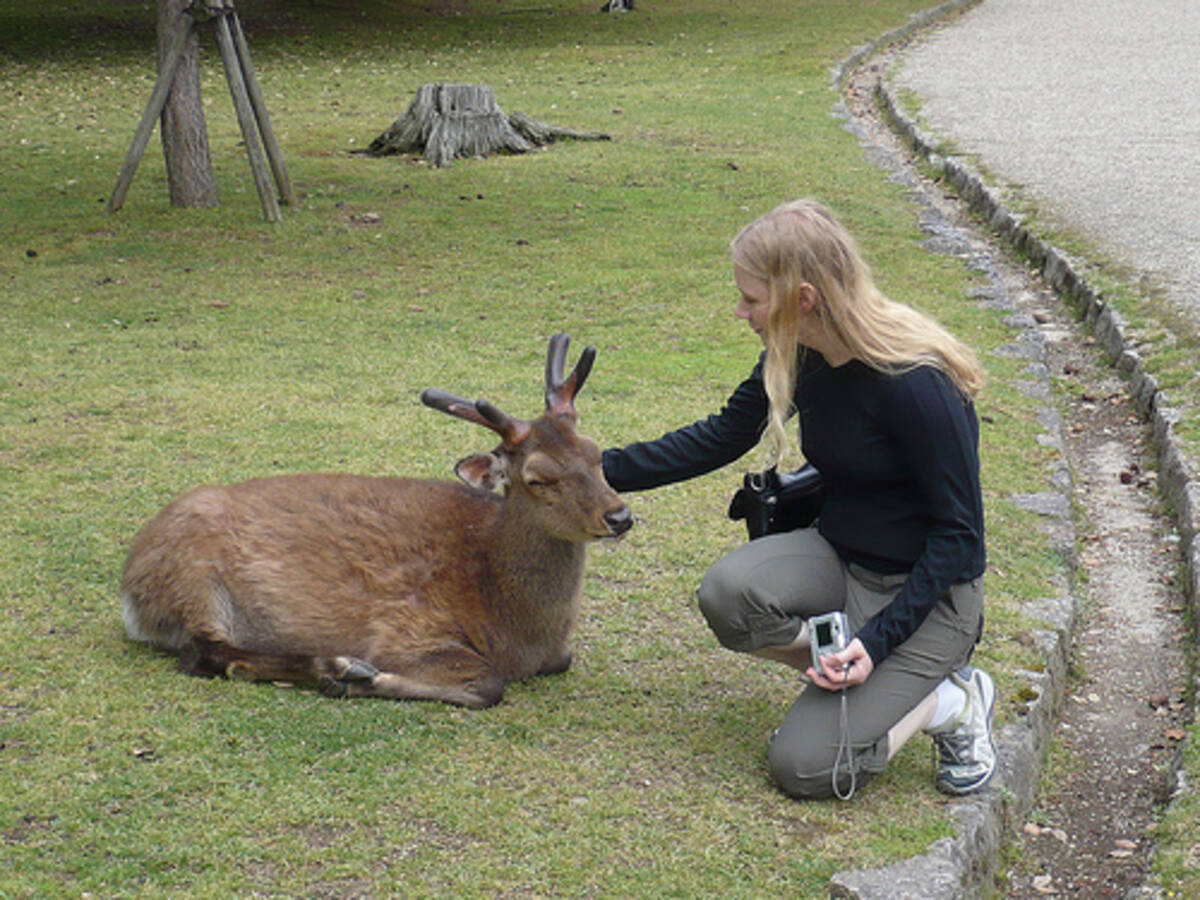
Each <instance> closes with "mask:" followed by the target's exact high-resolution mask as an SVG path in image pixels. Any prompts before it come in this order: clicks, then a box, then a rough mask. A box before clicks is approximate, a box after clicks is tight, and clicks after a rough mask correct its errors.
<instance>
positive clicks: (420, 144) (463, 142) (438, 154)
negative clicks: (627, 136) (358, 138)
mask: <svg viewBox="0 0 1200 900" xmlns="http://www.w3.org/2000/svg"><path fill="white" fill-rule="evenodd" d="M561 138H571V139H574V140H583V141H607V140H609V139H610V138H609V136H608V135H607V134H600V133H598V132H582V131H572V130H571V129H569V128H559V127H557V126H554V125H547V124H546V123H545V122H539V121H537V120H536V119H531V118H530V117H529V116H526V115H523V114H521V113H513V114H512V115H511V116H506V115H505V114H504V111H503V110H502V109H500V105H499V104H498V103H497V102H496V93H495V91H493V90H492V89H491V88H490V87H488V86H487V85H486V84H423V85H421V87H420V88H419V89H418V90H417V95H416V96H415V97H414V98H413V100H412V103H410V104H409V106H408V109H407V110H406V111H405V113H404V115H402V116H400V118H398V119H397V120H396V121H395V122H393V123H392V126H391V127H390V128H389V129H388V130H387V131H385V132H384V133H383V134H381V135H379V137H377V138H375V140H373V141H372V142H371V145H370V146H369V147H368V148H367V153H369V154H370V155H372V156H387V155H389V154H393V153H422V154H424V156H425V158H426V159H427V160H429V161H430V162H431V163H433V164H434V165H435V166H444V165H448V164H449V163H450V162H451V161H452V160H453V159H454V158H455V157H457V156H466V157H483V156H490V155H491V154H493V153H498V152H504V153H526V152H528V151H529V150H532V149H533V148H534V147H539V146H541V145H543V144H549V143H551V142H553V141H555V140H559V139H561Z"/></svg>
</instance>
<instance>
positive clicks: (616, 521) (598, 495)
mask: <svg viewBox="0 0 1200 900" xmlns="http://www.w3.org/2000/svg"><path fill="white" fill-rule="evenodd" d="M569 344H570V338H569V337H568V336H567V335H566V334H563V333H561V332H560V333H558V334H555V335H554V336H553V337H552V338H550V347H549V350H548V351H547V354H546V410H545V412H544V413H543V414H542V415H541V416H539V417H538V418H537V419H534V420H532V421H525V420H522V419H516V418H514V417H512V416H510V415H509V414H508V413H506V412H504V411H503V410H501V409H499V408H498V407H496V406H494V405H493V404H491V403H490V402H488V401H487V400H476V401H474V402H472V401H470V400H467V399H465V398H463V397H459V396H456V395H455V394H451V393H448V392H446V391H442V390H438V389H436V388H428V389H426V390H425V391H423V392H422V393H421V401H422V402H423V403H424V404H425V405H426V406H430V407H432V408H434V409H439V410H441V411H442V412H446V413H449V414H450V415H453V416H457V417H458V418H460V419H466V420H467V421H468V422H474V423H475V424H477V425H482V426H484V427H485V428H489V429H491V430H492V431H494V432H496V433H497V434H498V435H499V436H500V444H499V446H497V447H496V449H494V450H492V451H490V452H487V453H476V454H473V455H471V456H468V457H466V458H465V459H462V460H459V462H458V463H457V465H456V466H455V467H454V471H455V473H456V474H457V475H458V477H459V478H461V479H462V480H463V481H465V482H466V483H467V484H469V485H471V486H472V487H477V488H482V489H484V490H494V489H496V488H497V487H503V488H504V491H505V496H506V497H507V498H508V499H509V500H510V501H513V500H515V501H517V503H518V504H521V505H522V508H524V509H527V510H528V514H529V515H530V516H531V517H532V518H533V520H534V522H535V523H536V524H538V525H539V526H540V527H541V528H543V529H544V530H545V531H547V532H549V533H551V534H555V535H559V536H561V537H563V538H565V539H567V540H572V541H586V540H592V539H595V538H601V537H615V536H618V535H620V534H623V533H624V532H625V531H628V530H629V527H630V525H632V524H633V517H632V514H631V513H630V511H629V507H628V506H626V505H625V503H624V502H623V501H622V500H621V499H620V497H619V496H618V495H617V493H616V492H615V491H614V490H613V489H612V488H611V487H610V486H609V484H608V482H607V481H605V479H604V472H603V469H602V467H601V456H600V448H599V447H598V446H597V445H596V442H595V441H593V440H591V439H590V438H588V437H585V436H583V435H581V434H579V432H578V430H577V426H578V422H579V414H578V413H577V412H576V410H575V396H576V395H577V394H578V393H579V391H580V389H581V388H582V387H583V383H584V381H586V380H587V376H588V373H589V372H590V371H591V368H592V363H593V361H594V360H595V358H596V348H595V347H585V348H584V350H583V352H582V353H581V354H580V355H579V360H578V361H577V362H576V363H575V367H574V368H573V369H572V370H571V374H570V375H567V376H566V377H564V375H563V373H564V371H565V369H566V359H567V347H568V345H569Z"/></svg>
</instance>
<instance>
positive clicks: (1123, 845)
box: [1113, 838, 1137, 850]
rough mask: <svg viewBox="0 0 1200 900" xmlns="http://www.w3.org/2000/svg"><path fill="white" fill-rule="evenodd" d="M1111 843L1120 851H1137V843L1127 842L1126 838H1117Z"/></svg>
mask: <svg viewBox="0 0 1200 900" xmlns="http://www.w3.org/2000/svg"><path fill="white" fill-rule="evenodd" d="M1113 843H1114V844H1116V845H1117V847H1119V848H1120V849H1122V850H1136V849H1137V843H1136V842H1135V841H1131V840H1128V839H1127V838H1117V840H1115V841H1113Z"/></svg>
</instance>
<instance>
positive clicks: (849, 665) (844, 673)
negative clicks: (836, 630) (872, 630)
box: [805, 638, 875, 691]
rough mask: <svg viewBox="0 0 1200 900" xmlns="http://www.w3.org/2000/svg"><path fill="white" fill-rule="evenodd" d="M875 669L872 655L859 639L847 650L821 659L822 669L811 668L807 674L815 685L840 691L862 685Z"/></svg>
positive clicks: (851, 643) (828, 689) (850, 644)
mask: <svg viewBox="0 0 1200 900" xmlns="http://www.w3.org/2000/svg"><path fill="white" fill-rule="evenodd" d="M874 668H875V663H874V661H873V660H872V659H871V654H869V653H867V648H866V647H864V646H863V643H862V641H860V640H859V639H858V638H855V639H854V640H852V641H851V642H850V643H849V645H848V646H847V647H846V649H845V650H842V651H840V652H838V653H831V654H829V655H828V656H822V657H821V668H820V669H818V668H817V667H816V666H815V665H814V666H809V667H808V671H807V672H806V673H805V674H806V675H808V677H809V678H810V679H812V682H813V684H816V685H818V686H819V687H823V688H825V690H827V691H840V690H841V689H842V688H844V687H854V686H855V685H856V684H862V683H863V682H864V681H866V680H867V678H868V677H869V676H870V674H871V672H872V671H873V670H874Z"/></svg>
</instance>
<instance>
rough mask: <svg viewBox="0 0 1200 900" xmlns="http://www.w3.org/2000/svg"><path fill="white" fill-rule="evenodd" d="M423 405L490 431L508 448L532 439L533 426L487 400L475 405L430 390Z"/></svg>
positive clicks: (456, 396) (422, 394) (425, 393)
mask: <svg viewBox="0 0 1200 900" xmlns="http://www.w3.org/2000/svg"><path fill="white" fill-rule="evenodd" d="M421 402H422V403H424V404H425V405H426V406H429V407H432V408H433V409H438V410H441V411H442V412H444V413H449V414H450V415H452V416H458V418H460V419H466V420H467V421H468V422H474V423H475V424H476V425H482V426H484V427H485V428H490V429H492V431H494V432H496V434H498V435H500V438H501V440H503V442H504V446H505V447H509V448H511V447H515V446H517V444H519V443H521V441H523V440H525V438H527V437H528V436H529V423H528V422H523V421H522V420H520V419H514V418H513V417H512V416H510V415H509V414H508V413H506V412H504V411H503V410H502V409H500V408H498V407H496V406H494V405H492V404H491V403H489V402H488V401H487V400H476V401H474V402H471V401H470V400H467V399H466V398H465V397H459V396H458V395H457V394H451V393H450V392H449V391H443V390H440V389H438V388H426V389H425V390H423V391H422V392H421Z"/></svg>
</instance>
